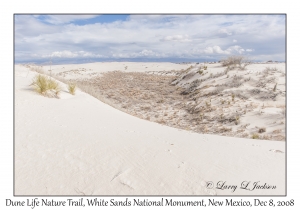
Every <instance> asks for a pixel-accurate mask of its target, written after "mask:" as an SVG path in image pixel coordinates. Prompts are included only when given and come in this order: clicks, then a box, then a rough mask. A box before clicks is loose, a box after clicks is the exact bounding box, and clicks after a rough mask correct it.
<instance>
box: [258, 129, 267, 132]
mask: <svg viewBox="0 0 300 210" xmlns="http://www.w3.org/2000/svg"><path fill="white" fill-rule="evenodd" d="M264 132H266V128H259V129H258V133H264Z"/></svg>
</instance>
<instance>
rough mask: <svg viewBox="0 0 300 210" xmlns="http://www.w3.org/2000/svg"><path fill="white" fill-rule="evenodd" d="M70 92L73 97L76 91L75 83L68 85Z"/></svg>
mask: <svg viewBox="0 0 300 210" xmlns="http://www.w3.org/2000/svg"><path fill="white" fill-rule="evenodd" d="M68 90H69V92H70V93H71V94H72V95H75V91H76V84H75V83H69V84H68Z"/></svg>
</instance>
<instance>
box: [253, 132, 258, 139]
mask: <svg viewBox="0 0 300 210" xmlns="http://www.w3.org/2000/svg"><path fill="white" fill-rule="evenodd" d="M251 138H252V139H259V135H258V134H257V133H253V134H252V136H251Z"/></svg>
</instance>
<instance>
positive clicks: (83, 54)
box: [33, 50, 105, 58]
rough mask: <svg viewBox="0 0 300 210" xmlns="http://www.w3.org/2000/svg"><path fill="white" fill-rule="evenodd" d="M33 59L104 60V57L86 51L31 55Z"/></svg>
mask: <svg viewBox="0 0 300 210" xmlns="http://www.w3.org/2000/svg"><path fill="white" fill-rule="evenodd" d="M33 56H34V57H41V58H51V57H54V58H55V57H56V58H77V57H83V58H85V57H88V58H104V57H105V56H103V55H100V54H94V53H91V52H86V51H77V52H76V51H75V52H71V51H68V50H64V51H55V52H52V53H51V54H44V55H38V54H33Z"/></svg>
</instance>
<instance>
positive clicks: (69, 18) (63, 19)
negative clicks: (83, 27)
mask: <svg viewBox="0 0 300 210" xmlns="http://www.w3.org/2000/svg"><path fill="white" fill-rule="evenodd" d="M97 16H98V15H45V19H44V21H45V22H47V23H51V24H55V25H57V24H64V23H70V22H73V21H76V20H85V19H91V18H94V17H97ZM35 17H36V16H35Z"/></svg>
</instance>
